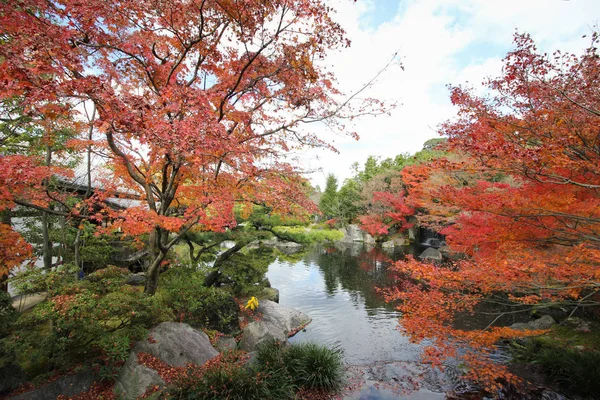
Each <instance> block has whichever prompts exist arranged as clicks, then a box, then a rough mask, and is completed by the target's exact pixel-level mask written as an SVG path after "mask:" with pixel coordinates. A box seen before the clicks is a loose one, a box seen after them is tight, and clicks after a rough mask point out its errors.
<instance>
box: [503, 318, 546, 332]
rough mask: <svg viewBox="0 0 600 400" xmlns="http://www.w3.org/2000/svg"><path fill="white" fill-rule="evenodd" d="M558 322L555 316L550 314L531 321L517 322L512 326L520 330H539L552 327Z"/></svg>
mask: <svg viewBox="0 0 600 400" xmlns="http://www.w3.org/2000/svg"><path fill="white" fill-rule="evenodd" d="M554 324H556V321H554V318H552V317H551V316H549V315H544V316H543V317H541V318H538V319H535V320H533V321H529V322H517V323H516V324H512V325H511V326H510V327H511V328H512V329H517V330H520V331H525V330H538V329H550V328H551V327H552V325H554Z"/></svg>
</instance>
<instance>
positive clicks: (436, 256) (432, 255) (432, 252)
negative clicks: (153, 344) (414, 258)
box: [419, 247, 443, 261]
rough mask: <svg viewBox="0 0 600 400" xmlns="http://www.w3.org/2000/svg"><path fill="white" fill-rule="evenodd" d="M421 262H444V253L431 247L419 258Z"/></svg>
mask: <svg viewBox="0 0 600 400" xmlns="http://www.w3.org/2000/svg"><path fill="white" fill-rule="evenodd" d="M419 258H420V259H421V260H432V261H442V258H443V256H442V253H440V251H439V250H438V249H434V248H433V247H429V248H428V249H425V251H424V252H422V253H421V255H420V256H419Z"/></svg>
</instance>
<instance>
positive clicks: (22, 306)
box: [11, 292, 48, 312]
mask: <svg viewBox="0 0 600 400" xmlns="http://www.w3.org/2000/svg"><path fill="white" fill-rule="evenodd" d="M47 298H48V293H46V292H39V293H33V294H20V295H17V296H15V297H12V298H11V301H12V306H13V307H14V308H15V309H16V310H17V311H19V312H23V311H26V310H29V309H30V308H33V307H34V306H36V305H38V304H40V303H41V302H42V301H44V300H46V299H47Z"/></svg>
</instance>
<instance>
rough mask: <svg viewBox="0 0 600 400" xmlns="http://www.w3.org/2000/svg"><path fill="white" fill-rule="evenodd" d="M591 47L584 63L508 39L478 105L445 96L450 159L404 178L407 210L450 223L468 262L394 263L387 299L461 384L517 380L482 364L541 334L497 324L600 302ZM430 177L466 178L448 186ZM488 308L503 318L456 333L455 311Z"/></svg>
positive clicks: (596, 73)
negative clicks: (450, 363)
mask: <svg viewBox="0 0 600 400" xmlns="http://www.w3.org/2000/svg"><path fill="white" fill-rule="evenodd" d="M592 41H593V43H592V46H591V47H590V48H589V49H588V50H587V51H586V52H585V53H584V54H583V55H581V56H576V55H572V54H564V53H560V52H557V53H554V54H553V55H547V54H540V53H539V52H538V51H537V49H536V46H535V44H534V42H533V41H532V39H531V38H530V37H529V36H528V35H517V36H515V45H516V49H515V50H514V51H512V52H511V53H509V54H508V56H507V57H506V58H505V60H504V68H503V72H502V75H501V76H500V77H499V78H497V79H490V80H489V81H487V82H486V84H485V87H486V89H487V93H488V94H487V95H486V96H485V97H480V96H477V95H476V94H475V93H474V91H473V90H470V89H467V88H463V87H455V88H452V90H451V93H452V96H451V98H452V102H453V104H455V105H456V106H457V107H458V110H459V111H458V117H457V118H456V119H455V120H453V121H449V122H447V123H445V124H444V125H443V126H442V127H441V133H442V134H443V135H445V136H447V137H448V138H449V141H448V150H449V151H450V152H451V153H453V154H454V155H456V157H455V158H454V159H446V160H442V161H438V162H437V163H433V164H431V165H429V166H419V167H416V169H415V168H413V169H410V168H409V169H407V170H406V171H405V173H404V178H405V179H406V180H407V182H406V185H407V187H408V192H409V197H411V196H412V198H411V200H409V204H413V205H414V206H416V207H425V208H427V207H430V208H431V209H432V210H433V216H434V217H435V218H436V219H437V220H438V221H444V222H445V224H446V227H445V228H444V229H443V230H442V233H444V234H445V235H446V238H447V242H448V244H449V246H450V247H451V248H452V249H454V250H455V251H459V252H462V253H464V254H466V255H467V259H465V260H463V261H458V262H455V263H453V264H451V265H445V266H436V265H432V264H426V263H421V262H418V261H417V260H415V259H413V258H409V259H407V260H405V261H402V262H398V263H397V264H396V265H395V267H394V269H395V272H396V273H397V274H398V276H399V281H398V285H396V286H395V287H394V288H392V289H390V290H389V291H388V293H387V295H388V299H389V300H390V301H401V305H400V306H399V307H400V309H401V310H402V311H403V313H404V314H403V318H402V326H403V328H404V329H405V330H406V331H408V332H409V333H410V334H411V336H412V337H413V339H415V340H421V339H424V338H432V339H433V345H432V347H430V348H429V349H428V350H427V351H426V353H425V355H426V358H427V359H428V360H429V361H431V362H433V363H437V364H439V363H441V362H442V360H443V359H444V358H445V357H447V356H449V355H455V356H456V355H459V354H461V355H462V357H463V359H464V360H465V361H466V364H467V366H468V367H469V372H468V373H467V375H468V377H470V378H472V379H474V380H478V381H480V382H482V383H483V384H484V385H485V386H486V387H488V388H494V387H497V385H498V382H499V381H498V378H500V377H502V378H504V379H505V380H509V381H510V380H514V377H513V376H512V375H511V374H509V373H508V372H507V370H506V369H505V368H503V367H500V366H497V365H493V364H491V363H490V362H489V360H488V359H487V355H489V354H490V352H491V351H493V350H494V348H495V346H496V344H497V343H498V341H499V340H500V339H503V338H514V337H517V336H525V335H531V334H535V333H538V332H531V331H529V332H527V331H516V330H513V329H510V328H508V327H503V326H501V324H499V323H498V321H499V318H500V317H501V316H502V315H506V314H509V313H510V314H515V313H517V314H518V313H528V312H530V311H531V310H532V309H533V308H537V309H540V310H543V309H544V308H546V307H550V306H552V305H561V306H567V307H571V309H572V310H575V309H581V308H583V307H593V306H598V304H599V303H598V302H597V297H596V296H595V295H596V294H597V293H598V292H599V291H600V283H599V278H600V169H599V168H598V166H599V165H600V133H599V131H598V126H599V123H600V90H599V88H600V57H599V55H598V53H597V50H596V47H595V46H596V44H597V41H598V34H597V33H594V34H593V35H592ZM434 174H440V176H444V175H445V176H447V177H451V176H452V177H456V176H461V177H462V178H461V179H451V180H449V181H448V182H447V183H446V184H444V183H442V182H441V181H440V180H435V179H432V177H433V176H434ZM457 174H458V175H457ZM465 177H468V178H465ZM444 218H445V220H444ZM486 302H496V303H498V302H499V303H502V304H503V305H504V306H507V308H508V309H509V310H510V311H504V312H498V314H497V315H496V318H494V317H491V318H490V321H489V322H490V323H489V325H488V326H487V327H485V329H483V330H478V331H470V330H461V329H457V328H456V325H455V317H456V315H457V313H465V312H466V313H470V312H474V311H476V310H477V309H478V307H480V306H481V304H482V303H486ZM505 310H506V309H505ZM460 347H462V349H463V350H462V352H457V350H456V349H457V348H460ZM465 349H466V350H465Z"/></svg>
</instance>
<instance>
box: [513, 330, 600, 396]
mask: <svg viewBox="0 0 600 400" xmlns="http://www.w3.org/2000/svg"><path fill="white" fill-rule="evenodd" d="M511 348H512V353H513V357H514V359H515V360H518V361H522V362H529V363H533V364H536V365H539V367H540V369H541V370H542V372H543V373H544V374H545V375H546V376H547V377H548V380H549V381H550V382H553V383H555V384H557V385H559V386H560V387H562V388H563V389H565V390H568V391H569V392H571V393H576V394H580V395H583V396H592V397H594V398H598V397H600V380H599V377H600V352H598V351H594V350H586V351H580V350H577V349H573V348H569V347H564V346H563V345H561V344H560V343H558V342H557V343H555V342H553V341H552V340H551V339H549V338H546V337H540V338H532V339H527V340H525V341H522V342H520V343H516V342H513V343H512V345H511Z"/></svg>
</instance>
